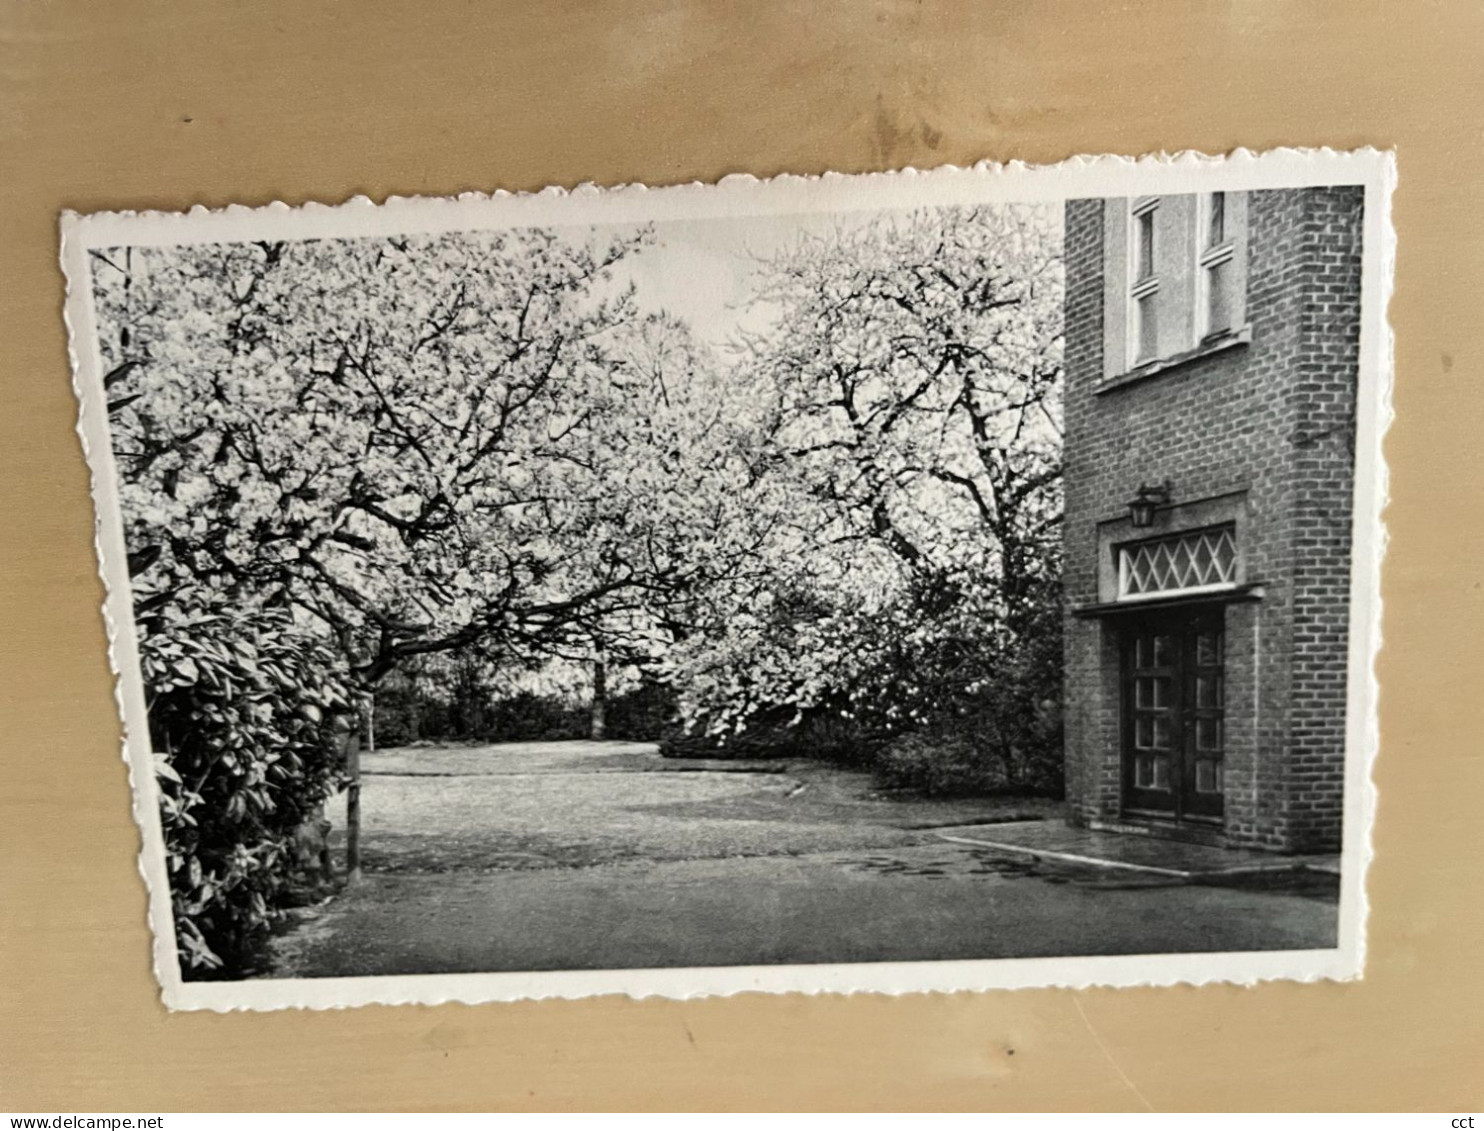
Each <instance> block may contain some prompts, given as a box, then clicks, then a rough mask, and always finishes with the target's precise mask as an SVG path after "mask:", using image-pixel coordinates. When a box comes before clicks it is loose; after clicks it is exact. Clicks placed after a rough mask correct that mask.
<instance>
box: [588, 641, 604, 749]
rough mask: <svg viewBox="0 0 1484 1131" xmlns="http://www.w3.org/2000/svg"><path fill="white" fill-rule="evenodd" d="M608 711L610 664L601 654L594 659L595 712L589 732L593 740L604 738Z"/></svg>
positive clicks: (593, 712)
mask: <svg viewBox="0 0 1484 1131" xmlns="http://www.w3.org/2000/svg"><path fill="white" fill-rule="evenodd" d="M607 710H608V662H607V660H606V659H604V657H603V654H602V653H601V652H599V653H598V655H597V656H596V657H595V658H594V659H593V711H592V726H591V728H590V730H589V731H588V735H589V737H591V738H602V737H603V735H604V733H605V732H606V730H607V726H608V724H607V719H606V718H605V717H604V716H605V715H606V714H607Z"/></svg>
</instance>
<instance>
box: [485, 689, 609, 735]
mask: <svg viewBox="0 0 1484 1131" xmlns="http://www.w3.org/2000/svg"><path fill="white" fill-rule="evenodd" d="M481 716H482V718H481V721H482V723H483V725H482V726H480V727H479V728H478V729H477V730H471V729H469V728H465V730H464V733H465V734H467V735H468V736H469V737H471V738H479V739H482V740H484V741H486V742H549V741H556V740H560V739H573V738H586V737H587V736H588V733H589V729H590V727H591V716H590V714H589V711H588V709H587V708H586V707H580V706H575V705H573V704H571V703H568V702H566V701H565V700H563V699H560V698H558V697H556V696H551V695H536V694H534V693H533V692H530V691H521V692H518V693H517V694H515V695H510V696H507V697H506V698H504V699H497V700H495V701H494V702H492V703H489V704H487V705H486V706H485V708H484V709H483V711H482V712H481Z"/></svg>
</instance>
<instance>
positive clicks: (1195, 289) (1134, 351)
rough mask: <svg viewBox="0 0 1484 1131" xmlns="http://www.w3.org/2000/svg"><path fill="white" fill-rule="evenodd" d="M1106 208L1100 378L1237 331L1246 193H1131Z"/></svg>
mask: <svg viewBox="0 0 1484 1131" xmlns="http://www.w3.org/2000/svg"><path fill="white" fill-rule="evenodd" d="M1106 207H1107V209H1108V228H1109V232H1108V235H1109V238H1108V240H1107V241H1106V242H1105V244H1104V257H1105V274H1104V277H1105V283H1106V289H1105V302H1106V303H1107V306H1108V310H1107V315H1108V316H1107V317H1106V318H1105V320H1104V334H1105V336H1106V340H1105V349H1104V372H1105V375H1106V376H1109V377H1116V376H1118V375H1119V374H1121V373H1124V372H1127V371H1128V370H1131V369H1137V368H1140V367H1142V366H1146V365H1150V364H1151V363H1154V362H1157V361H1161V360H1164V359H1166V358H1173V357H1178V356H1180V355H1182V354H1185V353H1187V352H1190V351H1192V350H1195V349H1197V348H1198V347H1200V346H1202V345H1203V344H1208V343H1212V342H1218V341H1220V340H1222V339H1223V338H1224V337H1226V336H1227V335H1230V334H1232V333H1234V332H1235V331H1237V330H1240V329H1241V328H1242V325H1243V322H1244V320H1245V318H1246V309H1245V307H1246V297H1245V292H1246V286H1247V279H1246V274H1247V273H1246V266H1245V258H1246V253H1247V239H1246V219H1247V201H1246V194H1244V193H1232V192H1212V193H1201V194H1184V195H1178V196H1161V197H1135V198H1132V199H1129V200H1110V201H1109V202H1108V204H1107V206H1106Z"/></svg>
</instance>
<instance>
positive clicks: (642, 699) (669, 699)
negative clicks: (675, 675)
mask: <svg viewBox="0 0 1484 1131" xmlns="http://www.w3.org/2000/svg"><path fill="white" fill-rule="evenodd" d="M604 715H605V720H606V722H607V733H608V737H609V738H619V739H625V740H627V741H629V742H653V741H654V740H655V739H657V738H659V737H660V736H661V735H662V734H664V733H665V732H666V730H667V728H668V727H669V726H670V723H671V720H672V719H674V717H675V692H674V691H673V690H672V689H671V688H670V686H669V685H668V684H664V683H660V682H659V681H657V680H644V681H642V682H641V683H640V684H639V686H637V687H635V688H634V689H633V690H632V691H626V692H624V693H623V694H621V695H615V696H612V697H611V698H609V700H608V704H607V708H606V710H605V712H604Z"/></svg>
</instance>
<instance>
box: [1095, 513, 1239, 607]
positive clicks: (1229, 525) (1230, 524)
mask: <svg viewBox="0 0 1484 1131" xmlns="http://www.w3.org/2000/svg"><path fill="white" fill-rule="evenodd" d="M1223 532H1224V533H1225V534H1226V535H1227V536H1228V537H1229V538H1230V539H1231V544H1232V559H1231V570H1230V572H1231V580H1230V581H1211V582H1207V583H1205V584H1203V585H1187V586H1183V587H1181V588H1177V589H1151V590H1148V591H1146V592H1143V593H1130V592H1129V574H1130V566H1129V562H1128V555H1129V554H1130V553H1132V552H1133V551H1134V550H1136V549H1138V548H1139V547H1141V546H1148V545H1153V544H1155V543H1158V542H1175V541H1179V540H1183V539H1186V538H1195V537H1205V536H1207V535H1212V534H1219V533H1223ZM1239 533H1240V527H1239V525H1238V524H1237V522H1235V521H1227V522H1213V523H1209V524H1207V525H1203V526H1192V527H1189V528H1187V529H1184V530H1171V531H1167V532H1165V533H1162V534H1158V535H1155V536H1154V537H1152V538H1134V539H1130V540H1128V541H1124V542H1115V543H1114V544H1113V547H1112V549H1113V571H1114V573H1113V575H1114V589H1113V599H1114V601H1115V602H1117V603H1119V604H1135V603H1137V602H1140V601H1158V600H1166V599H1168V598H1171V597H1187V596H1199V595H1201V594H1211V593H1230V592H1232V591H1233V590H1236V589H1238V588H1240V587H1241V584H1242V581H1241V578H1242V543H1241V540H1240V538H1239Z"/></svg>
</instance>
